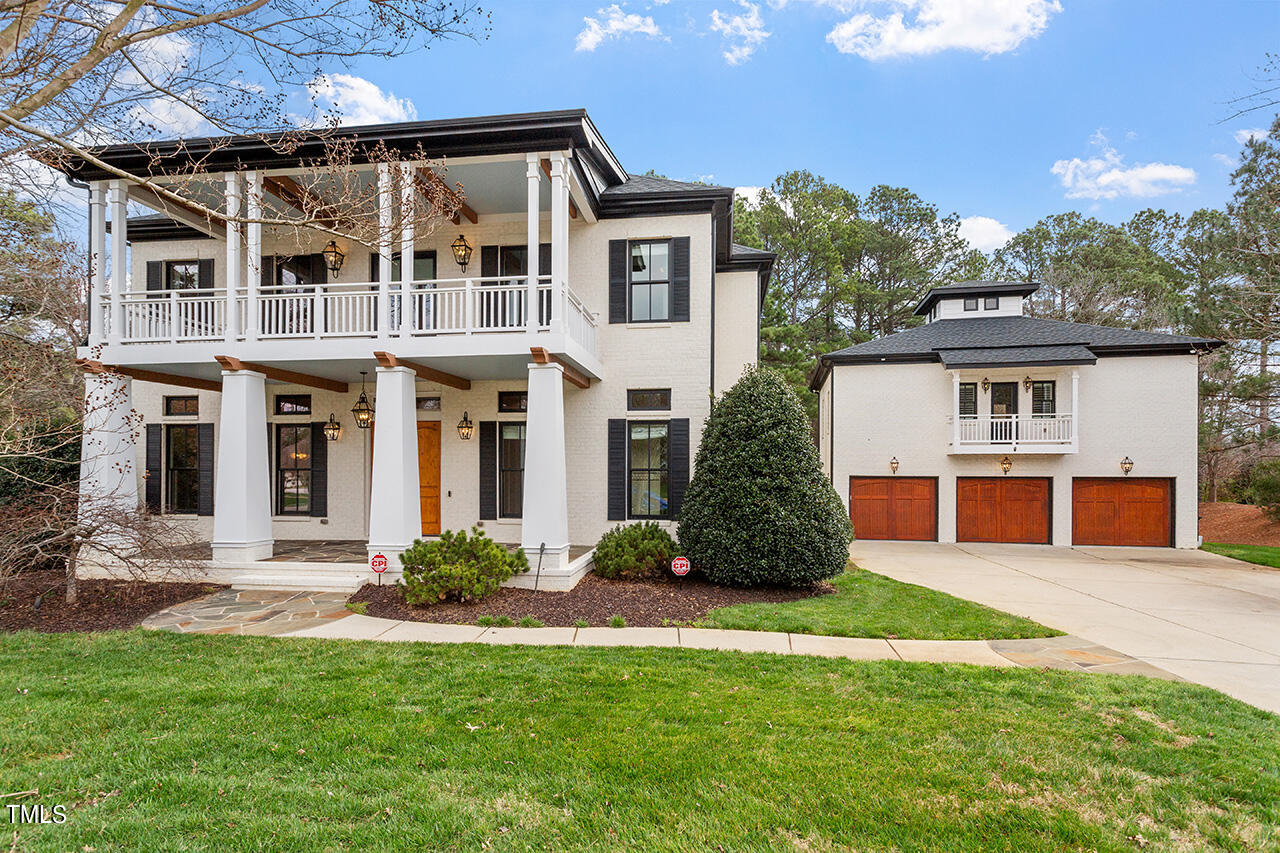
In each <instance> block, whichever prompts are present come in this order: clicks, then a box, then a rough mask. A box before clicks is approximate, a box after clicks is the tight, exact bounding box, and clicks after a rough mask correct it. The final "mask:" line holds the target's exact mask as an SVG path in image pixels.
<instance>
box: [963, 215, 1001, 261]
mask: <svg viewBox="0 0 1280 853" xmlns="http://www.w3.org/2000/svg"><path fill="white" fill-rule="evenodd" d="M960 236H961V237H963V238H964V239H965V240H966V241H967V242H968V243H969V245H970V246H972V247H973V248H975V249H977V250H978V251H979V252H991V251H994V250H996V249H999V248H1000V247H1001V246H1003V245H1004V244H1005V243H1008V242H1009V240H1011V239H1012V238H1013V229H1012V228H1010V227H1009V226H1008V225H1005V224H1004V223H1003V222H1000V221H999V220H996V219H992V218H991V217H990V216H966V217H964V218H963V219H961V220H960Z"/></svg>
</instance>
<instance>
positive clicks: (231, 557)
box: [213, 370, 274, 563]
mask: <svg viewBox="0 0 1280 853" xmlns="http://www.w3.org/2000/svg"><path fill="white" fill-rule="evenodd" d="M267 455H268V453H267V388H266V377H265V376H263V375H262V374H261V373H257V372H255V371H253V370H224V371H222V410H221V412H220V413H219V415H218V449H217V468H216V470H215V472H214V483H213V559H214V560H216V561H218V562H223V563H228V562H245V561H249V560H265V559H267V558H268V557H270V556H271V551H272V545H273V543H274V540H273V539H272V537H271V477H270V470H271V469H270V467H269V464H270V463H269V461H268V459H267Z"/></svg>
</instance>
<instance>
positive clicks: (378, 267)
mask: <svg viewBox="0 0 1280 853" xmlns="http://www.w3.org/2000/svg"><path fill="white" fill-rule="evenodd" d="M381 260H382V256H381V255H379V254H378V253H377V252H370V253H369V281H377V280H378V276H379V275H381V273H382V263H381Z"/></svg>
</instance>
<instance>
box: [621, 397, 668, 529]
mask: <svg viewBox="0 0 1280 853" xmlns="http://www.w3.org/2000/svg"><path fill="white" fill-rule="evenodd" d="M628 426H629V427H630V432H631V436H630V439H631V440H630V441H629V442H628V443H627V444H628V448H627V469H628V471H627V473H628V480H629V482H630V484H631V490H630V495H629V502H628V509H627V514H628V515H629V516H630V517H631V518H668V517H670V513H671V510H670V505H669V504H668V502H667V497H668V492H669V489H670V478H669V476H668V473H667V464H668V461H669V454H668V452H667V423H666V421H657V422H641V421H632V422H631V423H630V424H629V425H628Z"/></svg>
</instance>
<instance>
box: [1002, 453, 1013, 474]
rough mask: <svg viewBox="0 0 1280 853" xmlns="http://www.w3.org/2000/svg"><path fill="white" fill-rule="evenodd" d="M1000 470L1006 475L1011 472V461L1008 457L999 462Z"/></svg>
mask: <svg viewBox="0 0 1280 853" xmlns="http://www.w3.org/2000/svg"><path fill="white" fill-rule="evenodd" d="M1000 470H1001V471H1003V472H1005V473H1006V474H1008V473H1009V472H1010V471H1011V470H1013V460H1012V459H1010V458H1009V457H1008V456H1006V457H1005V458H1003V459H1001V460H1000Z"/></svg>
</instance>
